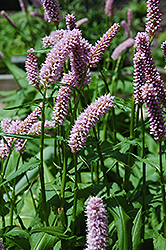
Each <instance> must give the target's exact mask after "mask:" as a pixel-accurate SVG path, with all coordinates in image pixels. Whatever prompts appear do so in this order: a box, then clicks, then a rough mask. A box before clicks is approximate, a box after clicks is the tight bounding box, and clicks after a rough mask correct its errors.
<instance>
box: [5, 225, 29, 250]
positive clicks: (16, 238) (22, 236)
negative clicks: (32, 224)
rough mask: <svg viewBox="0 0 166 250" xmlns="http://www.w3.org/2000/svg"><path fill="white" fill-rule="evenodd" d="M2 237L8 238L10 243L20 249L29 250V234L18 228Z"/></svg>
mask: <svg viewBox="0 0 166 250" xmlns="http://www.w3.org/2000/svg"><path fill="white" fill-rule="evenodd" d="M3 236H4V237H6V238H8V239H9V240H10V241H12V242H13V243H14V244H15V245H16V246H18V247H20V248H21V249H24V250H29V249H30V243H29V237H30V236H29V233H28V232H26V231H25V230H23V229H21V228H19V227H15V228H13V229H12V230H10V231H9V232H7V233H5V234H4V235H3Z"/></svg>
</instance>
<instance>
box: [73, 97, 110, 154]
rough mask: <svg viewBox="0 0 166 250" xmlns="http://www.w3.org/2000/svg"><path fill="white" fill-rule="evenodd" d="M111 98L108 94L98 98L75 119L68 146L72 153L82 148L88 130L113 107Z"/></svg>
mask: <svg viewBox="0 0 166 250" xmlns="http://www.w3.org/2000/svg"><path fill="white" fill-rule="evenodd" d="M113 98H114V97H113V96H110V94H108V95H103V96H101V97H99V98H98V99H97V100H96V101H94V102H93V103H92V104H91V105H90V106H88V107H87V108H86V109H85V110H84V112H83V113H81V115H80V116H79V117H78V118H77V120H76V121H75V124H74V126H73V128H72V130H71V131H70V137H69V146H70V148H71V151H72V153H74V154H75V153H77V151H79V150H80V149H81V148H82V147H83V145H84V144H85V141H86V139H87V136H88V134H89V131H90V129H91V128H92V127H93V126H94V125H95V124H96V122H97V121H99V119H100V118H101V117H102V116H103V115H105V113H106V112H108V110H109V109H110V108H112V107H113V105H114V101H113Z"/></svg>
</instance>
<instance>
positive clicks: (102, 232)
mask: <svg viewBox="0 0 166 250" xmlns="http://www.w3.org/2000/svg"><path fill="white" fill-rule="evenodd" d="M86 215H87V231H88V232H87V247H86V250H94V249H95V250H105V249H106V247H107V246H108V244H109V242H108V222H107V217H106V209H105V207H104V205H103V202H102V199H101V198H99V197H97V196H96V197H91V198H90V200H89V201H88V204H87V206H86Z"/></svg>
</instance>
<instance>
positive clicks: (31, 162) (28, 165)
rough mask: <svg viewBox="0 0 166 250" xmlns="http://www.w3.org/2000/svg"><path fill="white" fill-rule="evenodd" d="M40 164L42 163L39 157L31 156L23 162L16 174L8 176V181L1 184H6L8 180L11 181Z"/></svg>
mask: <svg viewBox="0 0 166 250" xmlns="http://www.w3.org/2000/svg"><path fill="white" fill-rule="evenodd" d="M39 164H40V160H39V159H37V158H35V157H33V158H31V159H30V160H29V162H27V163H25V164H23V165H22V166H21V167H20V168H19V169H18V170H17V171H16V172H15V173H14V174H13V173H12V174H11V175H9V176H7V177H6V181H4V182H3V183H1V184H0V186H2V185H4V184H5V183H7V182H8V181H11V180H13V179H15V178H16V177H17V176H19V175H21V174H23V173H25V172H26V171H28V170H32V169H34V168H36V167H37V166H39Z"/></svg>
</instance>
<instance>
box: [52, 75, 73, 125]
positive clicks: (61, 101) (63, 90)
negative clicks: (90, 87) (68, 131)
mask: <svg viewBox="0 0 166 250" xmlns="http://www.w3.org/2000/svg"><path fill="white" fill-rule="evenodd" d="M75 77H76V75H75V74H74V72H69V74H64V75H63V78H62V81H61V83H63V84H67V85H68V86H61V87H60V89H59V91H58V96H57V98H56V102H55V105H54V108H53V117H52V119H53V120H54V121H55V123H56V125H58V126H60V125H62V123H63V122H64V120H65V117H66V115H67V112H68V106H69V100H70V98H71V93H72V88H71V87H70V86H76V84H77V79H76V78H75Z"/></svg>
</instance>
